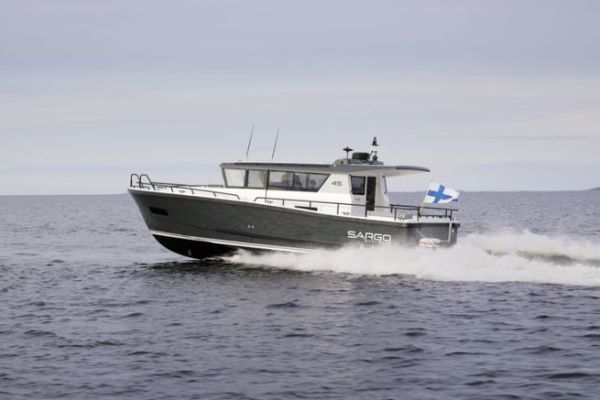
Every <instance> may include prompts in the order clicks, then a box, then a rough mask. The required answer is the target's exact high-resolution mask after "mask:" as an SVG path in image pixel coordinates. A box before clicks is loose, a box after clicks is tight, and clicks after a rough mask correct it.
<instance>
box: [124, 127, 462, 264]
mask: <svg viewBox="0 0 600 400" xmlns="http://www.w3.org/2000/svg"><path fill="white" fill-rule="evenodd" d="M344 151H346V156H345V157H343V158H340V159H337V160H335V161H334V162H333V163H331V164H302V163H277V162H248V161H245V162H227V163H223V164H221V165H220V168H221V172H222V176H223V184H222V185H190V184H178V183H166V182H155V181H153V180H152V179H151V178H150V177H149V176H148V174H143V173H142V174H135V173H134V174H131V176H130V179H129V189H128V190H129V193H130V194H131V196H132V197H133V199H134V200H135V202H136V203H137V206H138V207H139V209H140V212H141V214H142V216H143V218H144V221H145V223H146V225H147V226H148V229H149V230H150V232H151V234H152V235H153V236H154V238H156V240H157V241H158V242H159V243H160V244H161V245H163V246H164V247H166V248H167V249H169V250H171V251H173V252H175V253H178V254H181V255H184V256H187V257H191V258H197V259H203V258H209V257H219V256H225V255H228V254H232V253H234V252H235V251H237V250H239V249H245V250H250V251H285V252H311V251H314V250H315V249H320V248H336V247H341V246H346V245H387V244H395V243H400V244H406V245H421V246H424V247H439V246H445V245H452V244H454V243H456V239H457V233H458V228H459V226H460V223H459V222H458V221H456V220H455V217H454V214H455V212H456V211H457V210H456V208H452V207H440V206H433V205H424V204H421V205H403V204H393V203H391V202H390V197H389V193H388V187H387V180H388V178H394V177H402V176H406V175H411V174H421V173H427V172H429V169H428V168H425V167H418V166H407V165H385V164H384V163H382V162H381V161H379V159H378V156H377V141H376V139H375V140H374V141H373V147H372V149H371V151H370V152H354V151H353V150H352V149H350V148H348V147H346V148H345V149H344Z"/></svg>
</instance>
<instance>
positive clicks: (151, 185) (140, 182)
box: [129, 174, 240, 200]
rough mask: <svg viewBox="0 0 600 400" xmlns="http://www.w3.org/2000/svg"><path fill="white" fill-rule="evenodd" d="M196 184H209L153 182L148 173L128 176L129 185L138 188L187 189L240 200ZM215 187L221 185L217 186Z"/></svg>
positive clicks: (173, 191)
mask: <svg viewBox="0 0 600 400" xmlns="http://www.w3.org/2000/svg"><path fill="white" fill-rule="evenodd" d="M134 178H137V183H136V182H135V181H134ZM143 178H146V179H147V180H148V182H144V181H143ZM198 186H206V187H209V185H197V186H193V185H186V184H182V183H167V182H154V181H152V180H151V179H150V177H149V176H148V174H139V175H138V174H131V175H130V176H129V187H137V188H140V189H146V188H148V189H149V188H152V190H157V189H162V188H164V189H170V190H171V193H175V189H185V190H189V191H190V192H192V194H195V192H202V193H211V194H212V195H213V197H215V198H216V197H217V195H223V196H230V197H233V198H235V199H237V200H240V196H238V195H237V194H235V193H227V192H221V191H218V190H212V189H200V188H199V187H198ZM215 186H216V185H215ZM217 187H222V186H217Z"/></svg>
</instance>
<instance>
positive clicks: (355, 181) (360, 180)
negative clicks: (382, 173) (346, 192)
mask: <svg viewBox="0 0 600 400" xmlns="http://www.w3.org/2000/svg"><path fill="white" fill-rule="evenodd" d="M350 179H351V180H352V194H356V195H364V194H365V177H364V176H352V177H350Z"/></svg>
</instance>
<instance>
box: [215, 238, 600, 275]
mask: <svg viewBox="0 0 600 400" xmlns="http://www.w3.org/2000/svg"><path fill="white" fill-rule="evenodd" d="M226 261H228V262H232V263H243V264H247V265H254V266H264V267H270V268H284V269H292V270H299V271H333V272H340V273H351V274H363V275H395V274H401V275H411V276H414V277H417V278H419V279H428V280H437V281H465V282H531V283H549V284H563V285H581V286H600V244H599V243H594V242H592V241H589V240H588V241H586V240H581V239H573V238H565V237H552V236H545V235H538V234H534V233H531V232H528V231H525V232H503V233H496V234H471V235H467V236H465V237H463V238H461V239H460V241H459V243H458V244H457V245H455V246H454V247H452V248H440V249H425V248H409V247H403V246H397V245H388V246H377V247H345V248H341V249H337V250H318V251H315V252H313V253H307V254H296V253H269V254H259V255H257V254H252V253H249V252H244V251H242V252H239V253H237V254H236V255H234V256H232V257H229V258H227V259H226Z"/></svg>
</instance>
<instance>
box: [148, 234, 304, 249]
mask: <svg viewBox="0 0 600 400" xmlns="http://www.w3.org/2000/svg"><path fill="white" fill-rule="evenodd" d="M150 232H151V233H152V234H153V235H157V236H165V237H170V238H175V239H185V240H192V241H194V242H207V243H214V244H221V245H223V246H230V247H241V248H247V249H259V250H273V251H287V252H291V253H310V252H311V250H309V249H303V248H298V247H287V246H273V245H269V244H261V243H248V242H236V241H234V240H221V239H211V238H203V237H198V236H188V235H180V234H178V233H170V232H162V231H154V230H151V231H150Z"/></svg>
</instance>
